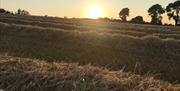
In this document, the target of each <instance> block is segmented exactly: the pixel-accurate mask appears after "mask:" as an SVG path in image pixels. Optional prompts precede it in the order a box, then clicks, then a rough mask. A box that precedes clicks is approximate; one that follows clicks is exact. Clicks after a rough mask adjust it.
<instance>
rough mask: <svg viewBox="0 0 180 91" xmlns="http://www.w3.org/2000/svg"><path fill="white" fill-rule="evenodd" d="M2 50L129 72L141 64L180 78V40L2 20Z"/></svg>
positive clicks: (142, 69) (166, 76) (142, 67)
mask: <svg viewBox="0 0 180 91" xmlns="http://www.w3.org/2000/svg"><path fill="white" fill-rule="evenodd" d="M131 34H134V33H133V32H131ZM134 35H137V33H135V34H134ZM0 52H1V53H8V54H9V55H12V56H19V57H28V58H37V59H44V60H48V61H50V62H53V61H56V62H59V60H63V61H65V62H77V63H79V64H89V63H91V64H95V65H98V66H102V67H105V66H106V67H108V68H111V69H113V70H119V69H121V68H122V67H124V66H126V68H125V71H134V66H135V65H136V64H138V66H137V67H138V69H140V71H138V72H137V73H138V74H144V73H147V72H149V71H150V72H155V73H157V74H160V76H159V77H158V78H159V79H163V80H166V81H171V82H175V81H177V82H179V81H180V74H179V73H180V70H179V69H180V61H179V60H180V41H179V40H177V39H160V38H159V37H157V36H152V35H146V36H143V37H134V36H130V35H126V34H125V35H124V34H119V33H117V34H116V33H113V34H112V33H107V32H103V31H96V30H94V31H93V30H89V31H83V32H82V31H79V30H71V31H68V30H62V29H53V28H43V27H37V26H26V25H15V24H12V25H11V24H6V23H0ZM172 74H173V75H172Z"/></svg>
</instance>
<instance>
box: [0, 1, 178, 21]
mask: <svg viewBox="0 0 180 91" xmlns="http://www.w3.org/2000/svg"><path fill="white" fill-rule="evenodd" d="M174 1H176V0H0V8H4V9H7V10H10V11H14V12H15V11H17V9H19V8H20V9H25V10H27V11H29V12H30V14H32V15H42V16H44V15H48V16H58V17H64V16H66V17H69V18H73V17H74V18H89V16H88V12H89V8H90V7H91V8H92V7H98V8H100V11H101V12H102V15H101V17H109V18H119V16H118V14H119V12H120V10H121V9H122V8H126V7H128V8H129V9H130V17H128V19H131V18H133V17H135V16H143V17H144V20H145V21H150V19H151V17H150V16H148V13H147V10H148V8H149V7H151V6H152V5H154V4H161V5H162V6H163V7H166V6H167V5H168V4H169V3H171V2H174ZM163 16H164V18H163V22H166V23H174V21H173V20H171V21H169V20H168V17H167V16H166V14H164V15H163Z"/></svg>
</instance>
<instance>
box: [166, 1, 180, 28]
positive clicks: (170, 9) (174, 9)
mask: <svg viewBox="0 0 180 91" xmlns="http://www.w3.org/2000/svg"><path fill="white" fill-rule="evenodd" d="M166 11H167V15H168V17H169V20H170V19H174V21H175V25H176V26H178V25H180V0H178V1H175V2H174V3H170V4H169V5H168V6H167V7H166Z"/></svg>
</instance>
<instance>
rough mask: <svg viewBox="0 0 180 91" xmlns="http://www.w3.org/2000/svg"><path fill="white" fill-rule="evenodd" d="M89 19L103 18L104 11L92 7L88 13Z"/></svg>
mask: <svg viewBox="0 0 180 91" xmlns="http://www.w3.org/2000/svg"><path fill="white" fill-rule="evenodd" d="M88 16H89V18H92V19H98V18H100V17H101V16H102V10H101V8H100V7H95V6H94V7H90V8H89V11H88Z"/></svg>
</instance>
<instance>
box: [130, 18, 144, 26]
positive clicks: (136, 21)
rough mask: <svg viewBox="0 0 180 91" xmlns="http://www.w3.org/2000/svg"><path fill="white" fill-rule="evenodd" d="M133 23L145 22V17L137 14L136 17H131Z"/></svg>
mask: <svg viewBox="0 0 180 91" xmlns="http://www.w3.org/2000/svg"><path fill="white" fill-rule="evenodd" d="M131 22H132V23H139V24H142V23H144V20H143V17H142V16H136V17H134V18H132V19H131Z"/></svg>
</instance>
